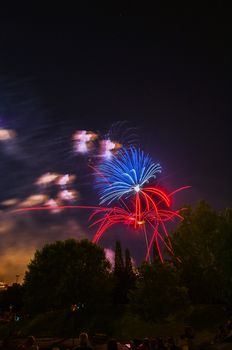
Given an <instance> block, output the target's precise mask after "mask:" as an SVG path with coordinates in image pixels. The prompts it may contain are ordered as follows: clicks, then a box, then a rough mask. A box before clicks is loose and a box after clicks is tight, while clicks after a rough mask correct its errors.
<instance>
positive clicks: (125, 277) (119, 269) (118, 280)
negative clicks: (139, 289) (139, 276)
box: [113, 241, 136, 304]
mask: <svg viewBox="0 0 232 350" xmlns="http://www.w3.org/2000/svg"><path fill="white" fill-rule="evenodd" d="M113 277H114V302H115V303H116V304H127V303H128V294H129V292H130V290H132V289H133V288H134V286H135V279H136V276H135V274H134V271H133V266H132V261H131V256H130V252H129V250H128V249H126V251H125V263H124V259H123V255H122V248H121V244H120V242H119V241H116V246H115V264H114V270H113Z"/></svg>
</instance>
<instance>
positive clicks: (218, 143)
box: [0, 11, 232, 278]
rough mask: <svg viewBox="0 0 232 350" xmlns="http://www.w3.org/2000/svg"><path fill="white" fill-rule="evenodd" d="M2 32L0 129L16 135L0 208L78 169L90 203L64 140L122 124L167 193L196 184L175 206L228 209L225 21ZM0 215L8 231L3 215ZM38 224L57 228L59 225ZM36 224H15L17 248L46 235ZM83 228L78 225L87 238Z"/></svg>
mask: <svg viewBox="0 0 232 350" xmlns="http://www.w3.org/2000/svg"><path fill="white" fill-rule="evenodd" d="M221 15H222V16H221ZM0 27H1V28H0V52H1V55H0V118H1V119H0V123H1V124H0V128H1V127H2V128H9V129H13V130H15V131H16V133H17V138H16V139H15V140H14V141H13V142H12V143H11V144H8V145H6V144H3V143H1V144H0V170H1V179H2V181H1V183H0V199H1V201H3V200H6V199H10V198H20V199H23V198H24V199H25V198H26V197H28V196H30V195H31V194H33V193H34V191H35V186H34V185H33V184H34V182H35V180H36V178H38V177H39V176H40V175H42V174H43V173H46V172H48V171H56V172H62V173H65V172H71V173H75V174H78V171H79V175H80V173H81V175H80V179H81V181H82V188H80V187H81V185H80V184H79V185H77V187H78V186H79V187H78V190H80V189H82V190H83V193H82V201H85V199H87V200H88V202H91V203H92V204H94V202H96V200H97V198H96V196H95V194H94V193H92V192H91V190H90V189H89V184H90V183H91V179H90V178H91V176H90V175H88V174H87V173H86V170H85V165H86V161H85V160H84V159H83V158H81V157H79V158H78V157H74V156H73V154H72V143H71V136H72V134H73V133H74V132H75V130H82V129H85V130H92V131H97V132H101V133H102V134H104V133H106V132H107V130H108V129H110V127H111V125H112V124H113V123H115V122H117V121H124V120H126V121H128V125H129V126H131V127H136V128H137V133H138V135H139V137H140V142H139V145H140V147H141V148H143V149H144V150H145V151H147V152H149V153H150V154H151V155H152V157H154V158H155V159H156V160H158V161H159V162H160V163H161V164H162V166H163V170H164V180H165V184H166V186H167V187H168V188H170V189H172V188H175V187H177V186H181V185H185V184H189V185H191V186H192V188H191V190H188V192H186V193H185V194H183V195H181V196H180V197H179V198H180V199H179V200H180V201H182V202H184V203H191V204H194V203H196V201H197V200H199V199H206V200H207V201H208V202H210V203H211V204H212V205H213V206H214V207H215V208H216V209H223V208H225V207H227V206H231V195H232V190H231V183H230V182H231V175H232V174H231V173H232V172H231V127H230V117H231V58H232V57H231V56H232V55H231V47H230V46H231V40H230V39H229V33H230V31H229V27H228V25H227V22H226V21H223V13H217V11H215V13H214V14H211V15H208V16H207V15H205V14H198V15H197V16H194V15H192V14H191V13H187V14H186V15H185V16H184V17H181V16H180V15H179V16H178V15H176V16H171V15H170V14H168V15H167V16H165V15H162V16H156V17H138V16H137V17H133V16H127V13H126V11H119V13H118V15H117V16H111V17H110V16H108V17H106V16H102V17H97V16H95V17H94V16H92V17H75V16H73V17H70V18H68V17H64V18H55V17H51V18H48V17H47V18H46V19H45V18H39V17H38V18H35V19H33V18H31V19H29V18H28V17H27V18H26V17H25V18H23V17H21V18H18V19H16V18H15V19H12V18H11V19H7V18H5V19H4V20H3V21H2V22H1V24H0ZM77 176H78V175H77ZM83 186H86V188H84V189H83ZM180 204H183V203H180ZM0 214H1V215H2V217H3V219H2V220H5V221H4V222H6V223H8V220H9V218H8V215H9V212H8V211H7V212H6V211H5V210H4V209H3V210H2V212H1V213H0ZM4 215H5V216H7V218H5V217H4ZM62 215H64V216H65V220H68V221H70V220H71V221H73V220H74V221H75V215H73V214H72V215H71V214H62ZM66 216H67V217H66ZM42 218H43V219H44V220H45V222H47V223H48V225H57V226H59V225H60V226H59V229H58V231H60V232H61V231H62V219H61V217H59V218H58V216H57V215H56V218H55V219H54V218H53V219H50V218H48V216H46V217H44V216H42ZM15 220H16V221H17V220H19V219H18V218H17V219H15ZM26 220H35V221H36V220H38V218H37V219H35V218H33V219H32V218H31V216H30V218H27V219H26ZM46 220H47V221H46ZM35 221H33V223H32V226H30V225H29V224H28V225H29V226H28V225H26V228H25V230H24V231H26V232H27V233H25V232H24V233H22V232H21V231H20V228H19V225H18V221H17V224H16V229H15V230H16V231H17V235H18V232H20V235H21V236H22V237H24V238H23V239H22V240H21V243H20V244H21V246H22V247H23V248H22V249H24V245H23V243H22V242H23V240H25V237H27V239H28V237H30V242H31V246H32V247H36V246H40V245H41V244H42V242H45V241H48V240H52V239H54V235H50V233H48V234H49V235H50V236H49V237H50V238H49V239H48V238H47V237H48V236H47V233H45V231H46V230H47V226H48V225H47V226H46V225H45V226H46V227H45V228H42V229H41V226H40V225H41V224H40V223H39V222H37V221H36V222H35ZM82 221H83V220H80V219H79V222H78V223H76V221H75V225H81V230H84V231H85V230H86V227H87V224H86V226H85V225H84V223H83V222H82ZM30 222H31V221H30ZM6 226H7V225H6ZM57 226H56V227H57ZM83 226H85V227H84V228H83ZM7 227H8V226H7ZM31 227H33V230H34V231H36V237H37V238H36V242H35V241H34V240H35V233H32V232H31ZM72 230H73V229H72ZM2 231H4V230H2ZM6 231H7V232H8V231H9V228H7V230H6ZM13 231H14V230H12V229H11V230H10V233H5V231H4V232H3V233H2V235H1V233H0V239H1V240H0V244H2V251H3V250H4V249H5V250H6V251H7V249H9V247H11V248H12V249H14V247H15V246H17V244H18V240H16V239H15V232H13ZM41 231H43V233H41ZM72 232H74V230H73V231H72ZM71 235H73V236H75V234H74V233H72V234H71ZM87 235H88V233H87ZM21 236H20V237H21ZM68 236H69V233H68V234H67V237H68ZM9 237H10V238H9ZM38 237H40V238H38ZM41 237H42V238H41ZM57 237H58V238H61V237H66V236H65V235H64V234H63V233H62V234H58V235H57ZM16 242H17V243H16ZM37 243H38V244H37ZM0 249H1V247H0ZM12 274H13V275H14V272H12ZM2 276H3V277H4V273H3V272H2ZM0 278H1V271H0ZM11 278H12V277H11Z"/></svg>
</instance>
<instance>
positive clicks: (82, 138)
mask: <svg viewBox="0 0 232 350" xmlns="http://www.w3.org/2000/svg"><path fill="white" fill-rule="evenodd" d="M97 138H98V135H97V134H95V133H93V132H92V131H86V130H81V131H76V132H75V134H74V135H73V140H74V152H76V153H83V154H85V153H88V151H89V150H90V149H91V148H92V146H93V141H95V140H96V139H97Z"/></svg>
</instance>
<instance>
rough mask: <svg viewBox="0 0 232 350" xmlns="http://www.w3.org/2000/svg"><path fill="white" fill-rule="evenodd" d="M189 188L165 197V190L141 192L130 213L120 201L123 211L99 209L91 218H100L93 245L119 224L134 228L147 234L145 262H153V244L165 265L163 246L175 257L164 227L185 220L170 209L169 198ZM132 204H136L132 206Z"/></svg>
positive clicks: (147, 189)
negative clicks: (178, 220) (169, 222)
mask: <svg viewBox="0 0 232 350" xmlns="http://www.w3.org/2000/svg"><path fill="white" fill-rule="evenodd" d="M186 188H189V186H184V187H181V188H178V189H177V190H175V191H173V192H172V193H169V194H166V193H165V192H164V191H163V190H161V189H158V188H156V187H149V188H145V189H141V190H140V191H139V192H137V193H136V195H135V203H134V205H130V206H132V207H134V208H133V209H132V210H131V209H129V207H128V205H126V203H125V202H124V201H123V200H122V199H121V203H122V205H121V207H112V208H101V207H100V208H98V209H96V210H95V211H94V212H93V214H92V215H91V216H90V220H92V219H93V218H95V217H96V216H99V215H100V218H97V219H96V220H95V221H94V222H93V223H92V224H91V225H90V227H93V226H96V225H98V229H97V231H96V233H95V235H94V238H93V242H94V243H98V241H99V240H100V238H101V237H102V235H103V234H104V233H105V232H106V231H107V230H108V229H109V228H110V227H112V226H114V225H116V224H119V223H121V224H124V225H131V226H133V227H134V228H135V229H139V230H142V231H143V232H144V236H145V241H146V247H147V252H146V256H145V259H146V260H150V252H151V249H152V246H153V244H154V243H155V244H156V248H157V251H158V254H159V257H160V260H161V261H162V262H163V261H164V258H163V255H162V252H161V246H160V245H161V244H162V245H163V246H164V247H165V248H166V249H167V250H168V252H169V253H171V254H172V255H173V256H174V251H173V248H172V243H171V241H170V238H169V235H168V231H167V228H166V226H165V224H166V223H167V222H168V221H173V220H174V219H175V218H179V219H183V218H182V216H181V214H180V210H176V211H173V210H171V209H170V205H171V200H170V198H171V197H172V196H173V195H174V194H176V193H177V192H180V191H182V190H184V189H186ZM132 204H133V203H132Z"/></svg>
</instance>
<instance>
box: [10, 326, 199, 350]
mask: <svg viewBox="0 0 232 350" xmlns="http://www.w3.org/2000/svg"><path fill="white" fill-rule="evenodd" d="M3 346H4V348H5V350H7V349H12V347H8V344H7V343H6V344H4V345H3ZM101 348H102V349H103V348H104V350H193V349H195V347H194V345H193V335H192V333H191V332H189V330H188V329H187V328H186V329H185V332H184V334H182V335H181V336H180V337H179V339H178V340H177V339H174V337H172V336H170V337H167V338H161V337H157V338H153V339H148V338H144V339H143V341H141V340H139V339H134V340H131V341H130V342H128V343H127V344H124V343H120V342H118V341H117V340H116V339H110V340H109V341H108V342H107V345H106V349H105V346H104V345H102V347H101ZM17 349H18V350H40V347H39V345H38V342H37V340H36V338H35V337H34V336H29V337H28V338H27V339H26V341H25V342H24V343H21V344H19V345H18V346H17ZM98 349H99V346H98ZM49 350H93V348H92V347H91V345H90V342H89V338H88V334H87V333H81V334H80V335H79V342H78V346H73V347H70V348H65V347H64V346H63V345H59V346H58V345H56V346H54V345H53V346H52V347H51V348H50V349H49Z"/></svg>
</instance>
